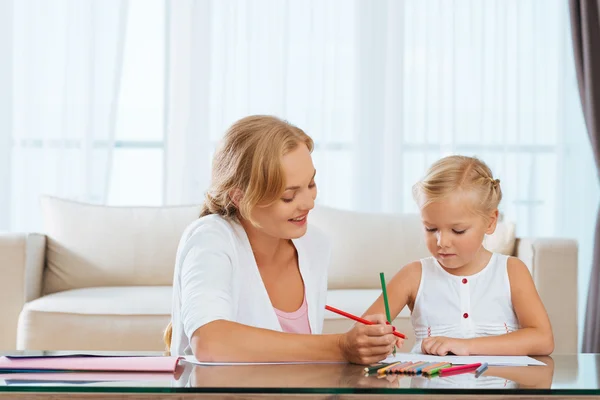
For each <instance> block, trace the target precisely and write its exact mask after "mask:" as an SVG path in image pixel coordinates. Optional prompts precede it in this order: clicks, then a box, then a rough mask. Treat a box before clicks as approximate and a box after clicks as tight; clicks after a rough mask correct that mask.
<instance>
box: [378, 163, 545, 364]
mask: <svg viewBox="0 0 600 400" xmlns="http://www.w3.org/2000/svg"><path fill="white" fill-rule="evenodd" d="M413 196H414V198H415V201H416V202H417V204H418V206H419V208H420V212H421V219H422V222H423V230H424V234H425V241H426V243H427V248H428V250H429V252H430V253H431V257H429V258H425V259H422V260H419V261H414V262H412V263H410V264H408V265H406V266H404V268H402V269H401V270H400V271H399V272H398V273H397V274H396V275H395V276H394V277H393V279H392V280H391V282H390V283H389V285H388V294H389V305H390V311H391V317H392V320H393V319H394V318H395V317H396V316H397V315H398V314H399V313H400V311H402V309H403V308H404V306H407V305H408V307H409V309H410V310H411V312H412V313H411V322H412V325H413V328H414V330H415V338H416V340H417V343H416V344H415V347H414V348H413V350H412V351H413V352H423V353H426V354H433V355H446V354H448V353H454V354H456V355H476V354H481V355H547V354H550V353H552V351H553V349H554V338H553V335H552V328H551V326H550V321H549V319H548V315H547V313H546V310H545V308H544V305H543V304H542V301H541V300H540V297H539V295H538V293H537V290H536V288H535V286H534V283H533V279H532V278H531V275H530V273H529V270H528V269H527V267H526V266H525V264H523V262H522V261H520V260H519V259H518V258H515V257H508V256H505V255H502V254H497V253H491V252H489V251H488V250H486V249H485V248H484V247H483V246H482V242H483V238H484V235H485V234H488V235H489V234H492V233H493V232H494V230H495V229H496V223H497V221H498V204H499V203H500V200H501V199H502V191H501V190H500V180H498V179H494V177H493V176H492V172H491V171H490V169H489V168H488V167H487V165H485V164H484V163H483V162H482V161H480V160H478V159H476V158H471V157H464V156H450V157H446V158H443V159H441V160H439V161H437V162H436V163H435V164H433V165H432V166H431V168H430V169H429V171H428V172H427V174H426V176H425V177H424V178H423V179H422V180H421V181H420V182H418V183H417V184H415V185H414V187H413ZM384 310H385V309H384V304H383V300H382V298H381V297H380V298H379V299H377V301H376V302H375V303H374V304H373V305H372V306H371V307H370V308H369V309H368V310H367V314H374V313H382V312H384Z"/></svg>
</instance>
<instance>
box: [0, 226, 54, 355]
mask: <svg viewBox="0 0 600 400" xmlns="http://www.w3.org/2000/svg"><path fill="white" fill-rule="evenodd" d="M45 253H46V237H45V236H44V235H39V234H30V235H27V234H12V233H9V234H7V233H2V234H0V274H1V277H2V279H0V315H1V316H2V321H3V323H2V329H1V330H0V350H14V349H16V345H17V321H18V319H19V314H20V313H21V310H22V309H23V305H24V304H25V303H26V302H28V301H31V300H34V299H36V298H38V297H40V296H41V292H42V274H43V270H44V260H45Z"/></svg>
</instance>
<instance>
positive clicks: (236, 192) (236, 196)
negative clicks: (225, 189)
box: [229, 189, 244, 208]
mask: <svg viewBox="0 0 600 400" xmlns="http://www.w3.org/2000/svg"><path fill="white" fill-rule="evenodd" d="M243 197H244V194H243V193H242V191H241V190H240V189H232V190H230V191H229V198H230V199H231V201H232V202H233V204H234V205H235V206H236V207H237V208H240V202H241V201H242V198H243Z"/></svg>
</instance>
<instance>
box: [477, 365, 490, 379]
mask: <svg viewBox="0 0 600 400" xmlns="http://www.w3.org/2000/svg"><path fill="white" fill-rule="evenodd" d="M487 369H488V363H483V364H481V367H479V368H477V369H476V370H475V378H479V377H480V376H481V374H483V373H484V372H485V371H486V370H487Z"/></svg>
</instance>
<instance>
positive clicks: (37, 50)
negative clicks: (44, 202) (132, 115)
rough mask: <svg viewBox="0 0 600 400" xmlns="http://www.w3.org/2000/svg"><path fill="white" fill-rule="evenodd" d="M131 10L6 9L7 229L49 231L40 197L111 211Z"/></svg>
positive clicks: (55, 4) (116, 0)
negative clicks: (111, 179)
mask: <svg viewBox="0 0 600 400" xmlns="http://www.w3.org/2000/svg"><path fill="white" fill-rule="evenodd" d="M127 8H128V1H127V0H85V1H84V0H53V1H46V0H5V1H3V2H2V3H1V5H0V15H1V17H0V18H1V19H2V21H3V22H6V24H2V28H0V29H2V39H0V46H2V47H1V48H0V52H1V54H2V63H1V64H2V67H0V82H1V83H3V90H2V91H3V92H4V93H3V94H0V96H1V97H0V99H1V100H0V104H1V105H2V106H3V107H2V111H1V112H2V117H5V118H6V119H4V118H2V122H0V137H1V138H2V142H1V144H2V145H1V146H0V148H1V149H2V156H3V157H2V164H1V165H2V167H4V168H3V170H2V173H1V174H0V180H2V181H1V184H2V195H0V205H2V209H1V211H0V213H2V216H1V217H0V223H3V224H4V226H0V230H1V229H7V230H20V231H35V230H39V229H40V227H41V218H40V210H39V208H40V207H39V203H38V200H39V195H40V194H50V195H56V196H61V197H67V198H71V199H79V200H82V201H90V202H95V203H105V202H106V196H107V191H108V185H109V181H108V180H109V177H110V168H111V165H112V162H111V157H112V150H113V142H114V132H115V120H116V112H117V101H116V99H117V95H118V92H119V82H120V77H121V61H122V49H123V37H124V30H125V21H126V14H127ZM4 87H6V88H7V89H8V90H6V91H4ZM4 106H5V107H4ZM7 160H10V161H7Z"/></svg>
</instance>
